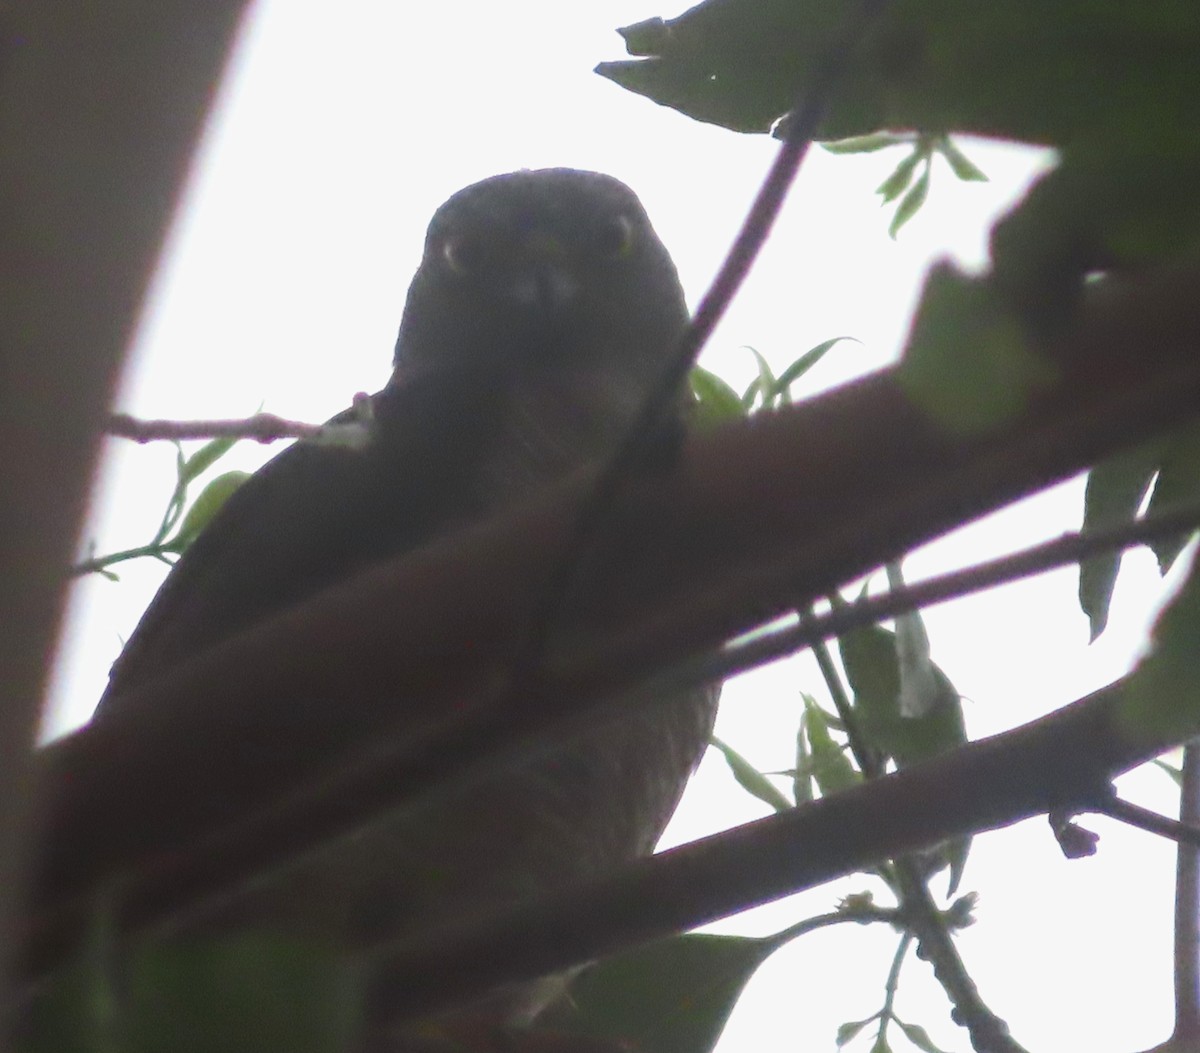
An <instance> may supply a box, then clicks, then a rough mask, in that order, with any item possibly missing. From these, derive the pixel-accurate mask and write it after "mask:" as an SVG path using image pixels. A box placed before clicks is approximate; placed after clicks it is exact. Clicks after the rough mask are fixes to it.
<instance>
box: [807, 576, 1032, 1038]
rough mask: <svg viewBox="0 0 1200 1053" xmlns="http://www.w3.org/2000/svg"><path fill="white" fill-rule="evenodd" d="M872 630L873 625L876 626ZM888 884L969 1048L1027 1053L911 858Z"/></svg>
mask: <svg viewBox="0 0 1200 1053" xmlns="http://www.w3.org/2000/svg"><path fill="white" fill-rule="evenodd" d="M896 591H902V590H896ZM850 609H851V610H853V609H854V608H850ZM835 613H840V612H835ZM860 613H861V611H860ZM805 621H806V622H807V625H805V624H804V623H802V625H801V627H802V628H807V629H810V630H811V629H812V628H813V626H814V622H815V619H813V620H810V619H808V618H806V619H805ZM860 624H864V623H860ZM871 624H874V622H873V621H872V622H871ZM813 652H814V654H815V655H816V658H817V663H818V665H819V666H820V669H821V673H822V675H823V677H824V678H825V684H826V686H827V687H828V689H829V693H830V694H831V695H832V697H833V700H834V705H835V706H836V707H837V711H838V715H839V716H840V717H841V719H842V721H843V723H844V724H845V726H846V734H847V739H848V740H849V743H850V750H851V753H852V754H853V755H854V760H855V763H856V764H857V765H858V768H859V770H860V771H861V772H862V773H863V775H864V776H865V777H866V778H867V779H868V780H877V779H878V778H879V777H880V776H881V775H882V774H883V764H882V762H881V760H880V758H879V757H878V756H877V755H876V751H875V750H874V749H873V748H872V747H871V745H870V743H869V742H867V740H866V738H865V737H864V736H863V735H862V733H861V731H860V730H859V729H858V727H857V723H856V715H855V713H854V710H853V708H852V706H851V704H850V699H849V697H848V696H847V693H846V690H845V687H844V686H843V684H842V679H841V677H840V676H839V675H838V672H837V668H836V667H835V666H834V664H833V658H832V656H831V655H830V653H829V649H828V647H827V646H826V645H825V643H824V641H823V640H818V641H815V642H814V643H813ZM886 880H887V882H888V884H889V885H890V886H891V887H892V890H893V891H894V892H895V894H896V895H897V897H898V898H899V900H900V904H901V910H902V911H903V914H904V918H905V926H906V929H907V930H908V932H910V933H911V934H912V936H913V937H914V938H915V939H916V940H917V944H918V947H919V949H920V953H921V956H922V957H923V958H925V959H926V960H928V961H929V963H930V964H931V965H932V967H933V973H934V976H935V977H936V978H937V981H938V983H940V984H941V985H942V988H943V990H944V991H945V992H946V997H947V998H948V999H949V1000H950V1005H951V1009H952V1011H951V1017H952V1018H953V1020H954V1021H955V1022H956V1023H958V1024H959V1025H960V1026H962V1027H964V1028H966V1030H967V1033H968V1034H969V1035H970V1038H971V1045H972V1046H974V1048H975V1049H976V1050H977V1053H1025V1051H1024V1049H1023V1047H1022V1046H1020V1045H1019V1044H1018V1043H1017V1042H1016V1040H1015V1039H1014V1038H1013V1037H1012V1036H1011V1035H1010V1034H1009V1031H1008V1025H1007V1024H1006V1023H1005V1022H1004V1021H1003V1020H1002V1019H1001V1018H1000V1017H999V1016H997V1015H996V1014H995V1013H993V1012H992V1011H991V1009H989V1008H988V1006H987V1005H986V1003H985V1002H984V1001H983V999H982V998H981V997H980V994H979V989H978V988H977V987H976V986H975V981H974V980H972V979H971V975H970V973H968V972H967V967H966V965H965V964H964V963H963V960H962V957H961V956H960V955H959V953H958V948H957V947H956V946H955V943H954V940H953V938H952V937H951V935H950V930H949V927H948V926H947V925H946V921H945V918H944V917H943V916H942V914H941V913H940V912H939V911H938V909H937V904H935V903H934V901H933V897H932V896H931V895H930V893H929V888H928V885H927V884H926V882H925V879H924V878H923V877H922V875H921V873H920V870H919V868H918V867H917V865H916V864H915V863H914V861H913V858H912V856H909V855H902V856H896V857H894V858H893V859H892V867H891V874H890V875H888V876H886ZM904 946H905V945H904V944H903V943H902V944H901V948H902V949H903V947H904ZM902 960H903V955H902V954H901V955H900V956H899V957H898V958H897V961H896V962H895V966H894V968H895V970H896V972H895V973H894V974H892V975H889V982H893V981H894V980H896V979H897V978H898V970H899V965H900V962H901V961H902ZM894 993H895V992H894V991H891V992H890V993H889V996H888V1002H887V1005H886V1006H885V1011H884V1013H883V1015H882V1016H881V1018H880V1037H881V1038H882V1036H883V1034H884V1032H885V1031H886V1029H887V1024H888V1020H889V1015H888V1014H890V1012H891V1002H892V996H893V995H894Z"/></svg>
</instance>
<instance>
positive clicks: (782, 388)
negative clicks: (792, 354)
mask: <svg viewBox="0 0 1200 1053" xmlns="http://www.w3.org/2000/svg"><path fill="white" fill-rule="evenodd" d="M842 340H851V341H853V342H854V343H856V344H857V343H860V341H859V340H856V339H855V338H854V337H852V336H835V337H831V338H830V339H828V340H823V341H821V343H819V344H817V345H816V346H815V347H810V348H809V349H808V350H807V351H805V352H804V354H802V355H801V356H800V357H799V358H798V359H796V361H795V362H793V363H792V364H791V365H790V366H788V367H787V369H785V370H784V371H783V372H782V373H780V374H779V376H778V377H777V378H776V380H775V386H774V390H775V393H776V394H786V393H787V390H788V388H790V387H791V386H792V385H793V384H794V383H796V381H797V380H799V379H800V378H801V377H802V376H804V374H805V373H807V372H808V371H809V370H810V369H812V368H813V366H815V365H816V364H817V363H818V362H820V361H821V359H823V358H824V357H825V356H826V355H827V354H828V353H829V352H830V351H831V350H832V349H833V347H834V346H835V345H836V344H838V343H840V342H841V341H842Z"/></svg>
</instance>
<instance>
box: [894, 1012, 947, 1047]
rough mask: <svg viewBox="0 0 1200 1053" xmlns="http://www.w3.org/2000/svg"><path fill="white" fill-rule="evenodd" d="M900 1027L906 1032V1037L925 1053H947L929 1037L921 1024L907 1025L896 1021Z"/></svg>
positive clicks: (901, 1021)
mask: <svg viewBox="0 0 1200 1053" xmlns="http://www.w3.org/2000/svg"><path fill="white" fill-rule="evenodd" d="M896 1023H897V1024H898V1025H899V1026H900V1030H901V1031H903V1032H904V1037H905V1038H907V1039H908V1040H909V1042H911V1043H912V1044H913V1045H914V1046H916V1047H917V1049H922V1050H924V1051H925V1053H945V1050H943V1049H940V1048H939V1047H938V1046H936V1045H935V1044H934V1042H933V1039H931V1038H930V1037H929V1032H928V1031H926V1030H925V1029H924V1028H923V1027H921V1026H920V1024H906V1023H904V1021H903V1020H896Z"/></svg>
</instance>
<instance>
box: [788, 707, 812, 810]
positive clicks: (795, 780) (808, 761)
mask: <svg viewBox="0 0 1200 1053" xmlns="http://www.w3.org/2000/svg"><path fill="white" fill-rule="evenodd" d="M792 795H793V796H794V797H795V798H796V803H797V804H808V802H809V801H811V800H812V799H813V780H812V755H811V754H810V753H809V751H808V738H807V737H806V736H805V734H804V721H803V719H801V721H800V725H799V727H797V728H796V768H795V771H793V772H792Z"/></svg>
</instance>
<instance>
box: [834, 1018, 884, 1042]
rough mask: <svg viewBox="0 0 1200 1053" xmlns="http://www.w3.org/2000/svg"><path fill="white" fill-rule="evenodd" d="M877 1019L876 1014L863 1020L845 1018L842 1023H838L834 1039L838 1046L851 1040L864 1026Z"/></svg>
mask: <svg viewBox="0 0 1200 1053" xmlns="http://www.w3.org/2000/svg"><path fill="white" fill-rule="evenodd" d="M878 1019H879V1016H878V1014H873V1015H871V1016H869V1017H867V1018H866V1019H865V1020H847V1021H846V1022H845V1023H844V1024H839V1025H838V1029H837V1039H836V1041H837V1045H838V1048H839V1049H840V1048H841V1047H842V1046H844V1045H847V1044H848V1043H850V1042H853V1041H854V1039H855V1038H857V1037H858V1034H859V1032H860V1031H862V1029H863V1028H864V1027H866V1026H867V1025H868V1024H870V1023H872V1022H873V1021H875V1020H878Z"/></svg>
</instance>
